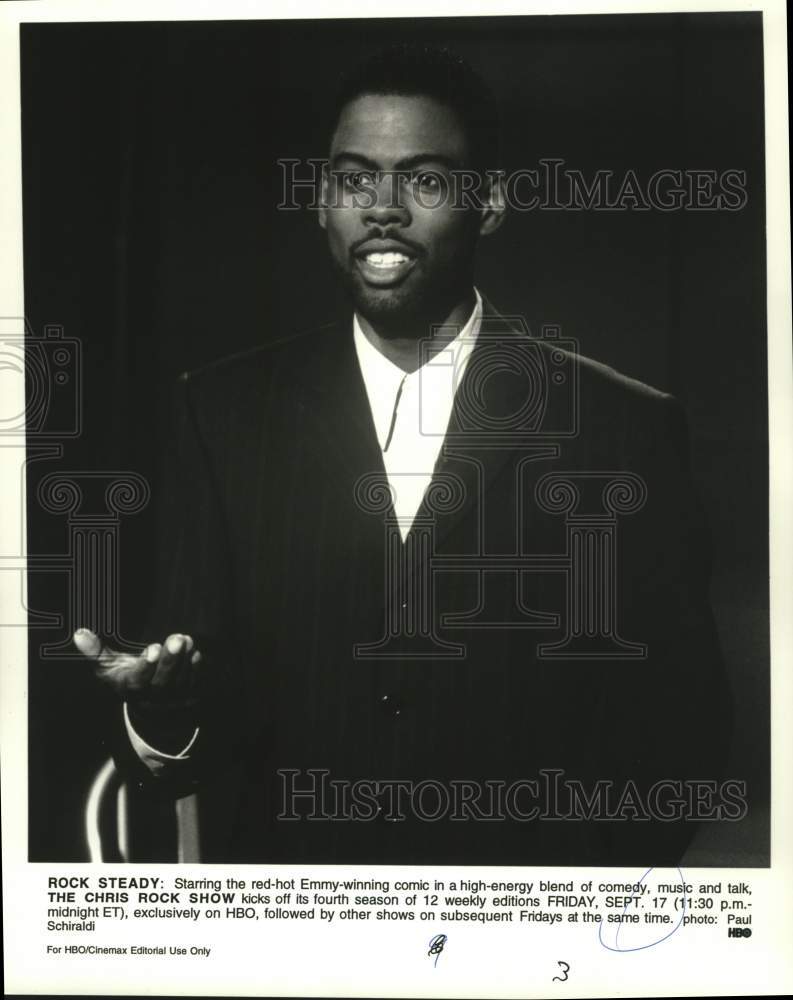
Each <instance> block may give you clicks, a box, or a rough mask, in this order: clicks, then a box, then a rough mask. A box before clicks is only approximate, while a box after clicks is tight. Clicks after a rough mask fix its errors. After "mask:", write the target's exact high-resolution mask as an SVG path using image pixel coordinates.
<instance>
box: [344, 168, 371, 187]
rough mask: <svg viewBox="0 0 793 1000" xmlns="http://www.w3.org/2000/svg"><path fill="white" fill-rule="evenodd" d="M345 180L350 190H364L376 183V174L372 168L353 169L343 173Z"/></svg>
mask: <svg viewBox="0 0 793 1000" xmlns="http://www.w3.org/2000/svg"><path fill="white" fill-rule="evenodd" d="M343 181H344V186H345V187H346V188H347V190H348V191H363V190H364V189H365V188H367V187H372V186H373V185H374V184H375V175H374V174H373V173H372V172H371V171H370V170H354V171H353V170H351V171H348V172H347V173H345V174H343Z"/></svg>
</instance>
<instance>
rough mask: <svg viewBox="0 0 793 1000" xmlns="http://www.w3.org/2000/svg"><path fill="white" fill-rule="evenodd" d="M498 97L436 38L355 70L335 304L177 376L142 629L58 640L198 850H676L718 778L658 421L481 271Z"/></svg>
mask: <svg viewBox="0 0 793 1000" xmlns="http://www.w3.org/2000/svg"><path fill="white" fill-rule="evenodd" d="M495 120H496V116H495V113H494V109H493V105H492V100H491V99H490V98H489V96H488V94H487V91H486V89H485V87H484V84H483V83H482V82H481V81H480V80H479V79H478V78H477V77H476V76H475V75H474V74H473V72H472V71H471V70H470V69H469V68H468V67H467V66H465V65H464V64H463V63H462V62H461V61H460V60H458V59H456V58H455V57H453V56H451V55H449V54H448V53H445V52H443V51H427V50H405V49H394V50H391V51H389V52H388V53H384V54H380V55H379V56H378V57H377V58H376V59H375V60H372V61H370V62H369V63H367V64H365V65H364V66H363V67H361V69H360V70H359V71H357V72H356V73H355V74H353V75H352V76H350V77H349V78H348V79H347V82H346V84H345V87H344V88H343V90H342V94H341V98H340V100H339V110H338V115H337V117H336V120H335V126H334V130H333V136H332V141H331V149H330V163H329V167H330V169H329V170H328V171H327V172H326V174H325V179H324V183H323V196H322V202H323V207H322V209H321V211H320V222H321V225H322V226H323V228H324V229H325V230H326V232H327V236H328V241H329V246H330V250H331V256H332V258H333V261H334V264H335V266H336V268H337V270H338V272H339V274H340V277H341V279H342V280H343V281H344V283H345V285H346V286H347V288H348V289H349V292H350V296H351V299H352V303H353V307H354V316H353V318H352V319H351V320H346V321H345V322H343V323H340V324H331V325H329V326H327V327H323V328H322V329H320V330H316V331H312V332H310V333H308V334H304V335H302V336H299V337H295V338H291V339H287V340H284V341H281V342H278V343H276V344H274V345H271V346H266V347H262V348H259V349H256V350H254V351H252V352H247V353H245V354H243V355H237V356H235V357H232V358H228V359H224V360H222V361H219V362H217V363H215V364H213V365H210V366H208V367H206V368H204V369H201V370H200V371H197V372H193V373H190V374H189V375H184V376H183V377H182V378H181V380H180V382H179V385H178V387H177V389H176V390H175V393H174V396H175V422H176V431H175V434H174V435H173V440H172V452H171V455H170V458H169V461H168V464H167V465H166V477H165V480H164V483H163V506H164V513H163V524H164V530H163V535H162V538H163V541H162V543H161V544H162V555H163V563H162V566H163V568H162V569H161V570H160V571H159V572H158V574H157V580H156V586H157V591H158V596H157V598H156V600H155V601H154V607H155V612H154V615H153V620H152V626H151V627H152V635H161V636H162V635H168V638H167V640H165V641H164V642H163V643H162V644H159V643H154V644H152V645H150V646H148V647H147V648H146V649H145V650H144V651H143V652H142V654H141V655H140V656H138V657H134V656H124V655H120V654H117V653H115V652H114V651H112V650H110V649H107V648H103V647H102V644H101V642H100V640H99V638H98V637H96V636H95V635H93V633H90V632H87V631H81V632H79V633H78V634H77V635H76V637H75V641H76V643H77V645H78V648H80V649H81V650H82V651H83V652H84V653H85V654H86V655H87V656H89V657H91V658H92V659H94V660H95V661H96V670H97V674H98V676H99V677H100V678H101V679H102V680H103V681H104V682H105V683H106V684H107V685H108V686H109V687H110V688H111V689H112V690H113V691H114V692H115V693H116V694H117V695H119V697H120V698H121V700H122V702H123V709H122V712H121V714H122V719H120V720H119V724H118V725H117V726H116V727H115V738H114V744H115V750H114V752H115V755H116V759H117V760H118V761H119V763H120V764H121V766H122V767H123V768H124V769H125V771H126V772H127V773H128V774H129V775H130V776H134V778H135V779H136V780H137V782H138V783H139V785H140V786H142V787H144V788H150V789H152V791H153V793H154V794H165V795H166V796H173V795H177V796H178V795H184V794H186V793H189V792H193V791H195V790H196V789H199V795H200V797H201V808H202V822H201V831H202V857H203V859H204V860H207V861H251V862H254V861H300V862H316V863H320V862H331V861H337V862H362V863H363V862H368V863H372V862H382V863H385V862H403V863H416V864H437V863H449V862H460V863H503V864H552V863H557V864H558V863H568V864H597V863H605V864H620V865H629V864H646V865H653V864H669V863H672V862H675V861H677V860H678V859H679V857H680V855H681V853H682V851H683V850H684V848H685V846H686V844H687V842H688V841H689V839H690V836H691V834H692V832H693V826H692V824H691V823H690V822H688V821H687V820H686V816H690V813H691V809H692V800H691V794H692V793H691V791H690V788H689V786H688V785H687V784H686V782H687V781H688V780H689V779H698V780H699V781H700V790H701V782H702V780H703V779H707V780H709V781H715V779H717V778H718V777H719V768H720V766H721V764H722V761H723V756H724V750H725V745H726V739H727V729H728V726H727V721H726V720H727V718H728V715H729V712H728V708H727V696H726V693H725V685H724V680H723V676H722V669H721V664H720V660H719V653H718V646H717V640H716V637H715V633H714V629H713V624H712V619H711V615H710V611H709V608H708V597H707V581H708V565H707V555H706V546H705V544H704V536H705V532H704V529H703V525H702V521H701V516H700V512H699V508H698V506H697V503H696V500H695V498H694V493H693V489H692V484H691V479H690V474H689V469H688V459H687V445H686V432H685V422H684V419H683V417H682V413H681V411H680V408H679V406H678V405H677V403H676V402H675V401H674V400H673V399H672V398H671V397H670V396H668V395H665V394H663V393H660V392H657V391H655V390H653V389H651V388H649V387H647V386H644V385H642V384H640V383H637V382H635V381H632V380H630V379H628V378H625V377H623V376H621V375H619V374H617V373H616V372H614V371H613V370H611V369H609V368H606V367H605V366H602V365H600V364H597V363H596V362H593V361H590V360H588V359H585V358H582V357H580V356H577V355H576V354H574V353H571V352H569V351H567V350H565V349H564V346H563V345H562V344H561V343H560V342H559V339H558V337H554V336H553V331H550V335H549V336H546V337H543V338H539V339H537V338H533V337H531V336H529V335H528V333H527V331H526V330H525V329H524V328H523V324H522V322H521V321H520V320H509V319H506V318H504V317H501V316H499V314H498V313H497V312H496V310H495V309H494V308H493V307H492V305H491V304H490V303H489V302H488V301H487V300H486V299H485V298H484V297H483V296H481V295H480V293H479V292H478V290H477V289H476V288H475V286H474V277H473V276H474V258H475V251H476V248H477V245H478V243H479V240H480V238H481V237H483V236H487V235H489V234H491V233H493V232H495V231H496V230H497V228H498V227H499V225H500V223H501V221H502V220H503V217H504V211H505V205H504V200H503V190H502V187H501V184H500V181H499V178H498V176H497V175H496V174H495V173H493V172H490V173H487V172H486V170H487V167H488V166H492V161H491V160H490V157H491V156H493V155H494V154H495V150H496V145H495V142H496V131H497V130H496V126H495ZM461 177H467V178H469V179H470V178H471V177H474V178H478V181H477V184H476V187H475V189H473V193H472V189H471V188H470V185H469V186H467V187H466V186H465V185H463V191H468V198H467V199H463V200H462V201H461V199H460V198H459V197H458V195H459V193H460V185H459V183H458V182H459V179H460V178H461ZM177 627H178V628H180V629H181V630H182V631H181V632H178V633H175V632H174V631H173V629H174V628H177ZM565 782H572V785H573V786H574V789H573V792H572V793H571V792H570V786H569V785H568V784H565ZM709 787H710V786H706V791H707V790H708V788H709ZM710 791H711V794H712V791H713V790H712V788H711V789H710Z"/></svg>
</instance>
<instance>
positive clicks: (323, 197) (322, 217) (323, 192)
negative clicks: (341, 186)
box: [317, 164, 328, 229]
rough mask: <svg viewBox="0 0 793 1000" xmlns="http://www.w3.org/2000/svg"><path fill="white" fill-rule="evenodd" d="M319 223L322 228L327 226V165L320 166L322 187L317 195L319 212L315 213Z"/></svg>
mask: <svg viewBox="0 0 793 1000" xmlns="http://www.w3.org/2000/svg"><path fill="white" fill-rule="evenodd" d="M317 218H318V219H319V224H320V226H322V228H323V229H327V228H328V167H327V164H326V165H325V166H324V167H323V168H322V187H321V189H320V195H319V213H318V215H317Z"/></svg>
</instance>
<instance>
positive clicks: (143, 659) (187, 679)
mask: <svg viewBox="0 0 793 1000" xmlns="http://www.w3.org/2000/svg"><path fill="white" fill-rule="evenodd" d="M74 644H75V646H76V647H77V649H78V650H79V651H80V652H81V653H82V654H83V656H85V657H86V658H87V659H89V660H91V661H92V662H93V664H94V673H95V675H96V677H97V678H98V679H99V680H100V681H101V682H102V683H103V684H105V685H106V686H107V687H108V688H110V689H111V690H112V691H113V693H114V694H116V695H117V696H118V697H119V698H120V699H121V700H122V701H129V702H132V703H134V704H138V705H140V706H141V707H144V706H145V707H146V708H156V707H157V708H162V709H165V710H168V709H184V708H189V707H190V706H191V705H194V704H195V700H196V687H197V674H198V669H199V667H200V664H201V653H200V651H199V650H198V649H196V646H195V643H194V642H193V639H192V638H191V636H189V635H182V634H180V633H174V634H173V635H169V636H168V638H167V639H166V640H165V642H164V643H158V642H155V643H152V644H151V645H149V646H147V647H146V648H145V649H143V650H142V651H141V652H140V653H139V654H138V655H137V656H135V655H134V654H132V653H119V652H117V651H116V650H114V649H111V648H110V647H109V646H106V645H105V644H104V643H103V642H102V640H101V639H100V638H99V636H98V635H96V634H95V633H94V632H91V631H90V630H89V629H85V628H81V629H78V630H77V631H76V632H75V633H74Z"/></svg>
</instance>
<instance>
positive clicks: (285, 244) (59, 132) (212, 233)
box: [21, 14, 769, 865]
mask: <svg viewBox="0 0 793 1000" xmlns="http://www.w3.org/2000/svg"><path fill="white" fill-rule="evenodd" d="M401 38H423V39H426V40H431V41H435V42H441V43H444V44H448V45H450V46H451V47H452V48H454V49H456V50H457V51H459V52H460V53H461V54H462V55H464V56H466V57H468V58H469V59H470V60H471V62H472V63H473V64H474V65H475V66H476V67H477V68H478V69H479V70H480V71H481V72H482V73H483V75H484V76H485V77H486V78H487V79H488V80H489V82H490V84H491V86H492V87H493V89H494V91H495V92H496V95H497V97H498V98H499V99H500V102H501V105H502V109H503V119H504V132H505V135H504V147H505V161H506V165H507V166H508V167H512V168H515V167H527V168H533V167H536V166H537V162H538V160H539V159H540V158H541V157H559V158H563V159H564V160H565V161H566V165H567V166H568V167H570V168H576V169H579V170H582V171H583V172H584V174H585V175H586V176H587V177H591V175H592V174H594V172H595V171H596V170H599V169H610V170H613V171H614V172H615V174H616V175H617V176H618V177H619V176H620V175H621V174H623V173H624V171H625V170H627V169H629V168H632V169H634V170H635V171H636V172H637V174H638V176H639V177H640V178H645V179H646V178H647V177H649V176H650V175H651V174H652V173H653V172H654V171H656V170H659V169H663V168H668V169H683V170H685V169H708V168H709V169H715V170H717V171H718V172H719V173H721V172H722V171H723V170H727V169H738V170H745V171H746V172H747V176H748V203H747V205H746V207H745V208H744V209H743V210H741V211H738V212H723V211H722V212H702V211H700V212H691V211H683V212H673V213H663V212H659V211H650V212H635V211H628V212H608V211H606V212H603V211H600V212H593V211H588V212H582V211H578V212H565V211H532V212H527V213H513V214H512V216H511V217H510V218H509V219H508V221H507V223H506V225H505V226H504V227H503V228H502V229H501V230H500V232H499V233H498V234H497V235H496V236H495V237H492V238H490V239H489V240H487V241H486V242H485V244H484V245H483V248H482V251H483V252H482V254H481V260H480V270H479V275H478V285H479V287H480V289H481V290H482V291H484V292H485V294H487V295H488V297H489V298H490V299H491V301H493V302H494V304H495V305H496V306H497V307H498V308H499V309H500V310H501V311H502V312H504V313H513V314H521V315H523V316H525V317H526V319H527V320H528V322H529V325H530V327H531V328H532V329H533V330H534V331H536V332H539V326H540V325H541V324H543V323H555V324H559V325H561V328H562V333H563V335H564V336H567V337H573V338H575V339H577V340H578V342H579V344H580V349H581V351H582V352H583V353H584V354H587V355H590V356H592V357H595V358H597V359H598V360H601V361H604V362H606V363H608V364H611V365H613V366H614V367H616V368H618V369H620V370H622V371H623V372H625V373H626V374H629V375H632V376H634V377H636V378H639V379H642V380H643V381H646V382H649V383H651V384H653V385H655V386H658V387H660V388H663V389H665V390H668V391H670V392H672V393H674V394H675V395H677V396H678V397H679V398H680V399H681V400H682V401H683V403H684V404H685V406H686V408H687V410H688V413H689V417H690V424H691V433H692V453H693V460H694V464H695V471H696V477H697V481H698V483H699V487H700V490H701V494H702V497H703V500H704V503H705V506H706V508H707V512H708V515H709V518H710V524H711V529H712V534H713V540H714V553H715V557H714V580H713V590H712V595H713V603H714V609H715V612H716V616H717V621H718V625H719V630H720V634H721V637H722V643H723V647H724V652H725V658H726V661H727V665H728V669H729V672H730V676H731V678H732V683H733V689H734V694H735V701H736V705H737V731H736V736H735V741H734V749H733V758H732V761H731V764H730V768H729V775H730V776H733V777H738V778H745V779H746V780H747V781H748V782H749V790H750V801H751V812H750V816H749V818H748V819H747V820H746V821H744V822H743V823H740V824H737V825H736V824H733V825H731V826H729V827H719V828H716V827H713V828H709V829H705V830H703V831H701V834H700V836H699V839H698V841H697V844H696V845H695V847H694V848H693V849H692V852H691V854H690V857H689V858H688V859H687V861H688V863H690V864H743V865H760V864H767V863H768V849H769V839H768V780H769V713H768V688H769V669H768V527H767V501H768V495H767V479H768V463H767V410H766V327H765V229H764V223H765V214H764V212H765V206H764V189H763V171H764V160H763V141H764V140H763V75H762V22H761V16H760V15H755V14H707V15H702V14H694V15H692V14H685V15H641V16H622V15H620V16H598V17H547V18H495V17H494V18H464V19H463V18H455V19H430V20H422V21H419V22H415V21H414V22H407V21H398V20H383V21H380V20H378V21H365V20H362V21H334V22H317V21H300V22H290V21H279V22H273V21H270V22H245V21H237V22H204V23H200V22H196V23H161V24H159V23H128V24H68V25H63V24H49V25H47V24H45V25H23V26H22V29H21V44H22V129H23V167H24V266H25V296H26V314H27V317H28V320H29V322H30V324H31V326H32V328H33V330H34V332H35V333H36V334H40V333H41V331H42V330H43V328H44V326H45V324H58V325H60V326H62V327H63V329H64V334H65V336H67V337H74V338H78V339H79V340H80V342H81V344H82V352H83V369H82V373H83V388H82V411H83V432H82V434H81V436H80V437H79V438H78V439H75V440H72V441H68V442H66V444H65V452H64V456H63V459H62V460H60V461H58V462H52V461H40V462H34V463H32V464H31V466H30V471H29V482H28V495H29V497H34V496H35V489H36V486H37V484H38V482H39V480H40V478H41V477H42V476H43V475H45V474H47V473H49V472H52V471H54V470H57V469H58V468H61V469H65V470H95V471H104V470H116V471H118V470H134V471H136V472H138V473H140V474H142V475H143V476H145V477H146V478H147V479H148V480H149V482H150V483H151V484H152V490H153V494H154V498H155V501H156V496H157V492H158V489H161V488H163V487H162V484H161V481H160V474H159V473H160V470H159V468H158V438H159V434H160V429H161V427H162V423H163V418H164V413H165V412H166V408H167V403H168V395H169V387H170V385H171V383H172V380H173V378H174V376H175V375H176V374H177V373H178V372H180V371H182V370H184V369H188V368H191V367H195V366H197V365H200V364H202V363H204V362H206V361H209V360H211V359H213V358H216V357H220V356H222V355H224V354H227V353H231V352H234V351H237V350H240V349H244V348H247V347H250V346H253V345H255V344H258V343H260V342H262V341H267V340H269V339H271V338H276V337H283V336H285V335H287V334H289V333H290V332H292V331H297V330H300V329H302V328H306V327H310V326H312V325H316V324H319V323H324V322H327V321H328V320H329V319H332V318H333V317H334V316H335V315H337V314H338V313H339V311H340V310H343V309H344V308H345V303H344V301H343V299H342V298H341V296H340V293H339V290H338V288H337V286H336V282H335V279H334V275H333V273H332V271H331V268H330V265H329V260H328V255H327V252H326V248H325V243H324V236H323V234H322V232H321V231H320V229H319V227H318V225H317V221H316V215H315V213H313V212H311V211H308V210H304V211H297V212H282V211H281V212H279V211H278V210H277V209H276V205H277V204H278V202H279V200H280V192H281V173H280V168H279V167H278V166H277V163H276V161H277V160H278V159H279V158H286V157H291V158H306V157H310V156H314V157H320V158H321V157H324V156H325V155H326V153H327V149H326V134H325V132H326V125H327V114H328V99H329V96H330V95H331V93H332V91H333V86H334V83H335V80H336V78H337V76H338V74H339V72H340V71H341V70H343V69H344V68H345V67H346V66H348V65H349V64H350V63H351V62H353V61H357V60H358V59H359V58H361V57H362V56H364V55H366V54H368V52H369V51H370V50H372V49H374V48H376V47H378V46H380V45H381V44H386V43H388V42H390V41H393V40H396V39H401ZM153 508H154V503H152V504H150V505H149V507H148V508H147V509H145V510H144V511H143V512H141V513H139V514H137V515H135V516H133V517H129V518H127V519H125V520H124V522H123V524H122V530H121V551H120V560H121V563H120V565H121V605H122V607H123V617H122V622H121V627H122V632H123V634H124V635H125V636H127V637H129V638H134V639H142V638H145V639H146V640H149V639H151V638H158V637H148V636H147V637H143V636H141V635H140V629H141V621H142V620H143V618H144V615H145V610H146V601H147V594H148V591H149V588H150V584H151V581H150V578H149V572H148V566H149V564H150V561H151V558H152V552H153V545H154V542H153V540H152V539H153V537H154V532H153V524H154V514H153ZM67 544H68V540H67V528H66V522H65V518H63V517H59V516H57V515H54V514H49V513H44V512H42V511H41V510H40V508H39V507H38V506H37V505H36V504H35V503H34V502H31V504H30V507H29V540H28V546H29V552H30V553H32V554H36V553H39V554H42V553H47V552H50V553H63V552H65V551H66V548H67ZM64 580H65V578H64V575H63V574H62V573H49V574H47V573H34V574H31V576H30V582H29V604H30V606H31V607H32V608H33V609H35V610H42V611H50V612H53V611H54V612H59V613H61V614H63V615H64V616H65V623H64V627H63V628H62V629H60V630H59V629H46V630H45V629H35V628H34V629H31V658H30V858H31V860H35V861H41V860H62V861H66V860H84V859H85V858H86V854H85V847H84V840H83V831H82V809H83V806H84V800H85V795H86V793H87V790H88V787H89V785H90V782H91V779H92V778H93V775H94V774H95V772H96V771H97V770H98V768H99V767H100V765H101V763H102V761H103V759H104V757H105V756H106V751H105V750H104V748H103V746H102V744H101V742H100V737H101V729H102V718H103V717H105V716H106V714H107V712H108V711H109V706H108V705H107V704H106V703H105V702H104V700H103V698H102V697H101V696H100V694H99V693H98V691H97V689H96V686H95V684H94V682H93V681H92V679H91V677H90V672H89V670H88V668H87V667H86V666H85V665H83V664H80V663H77V662H74V661H70V660H57V659H56V660H46V659H43V658H41V657H40V656H39V655H38V650H39V646H40V643H42V642H56V641H58V640H60V639H62V638H64V637H65V636H66V635H67V634H68V631H69V628H70V621H69V610H68V606H67V596H66V585H65V582H64ZM636 585H637V586H640V585H641V583H640V581H636ZM669 724H670V731H672V732H674V729H675V728H676V727H678V726H680V725H683V724H685V725H696V719H691V718H689V717H688V716H687V714H686V699H685V691H681V692H680V717H679V718H675V719H670V720H669Z"/></svg>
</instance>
